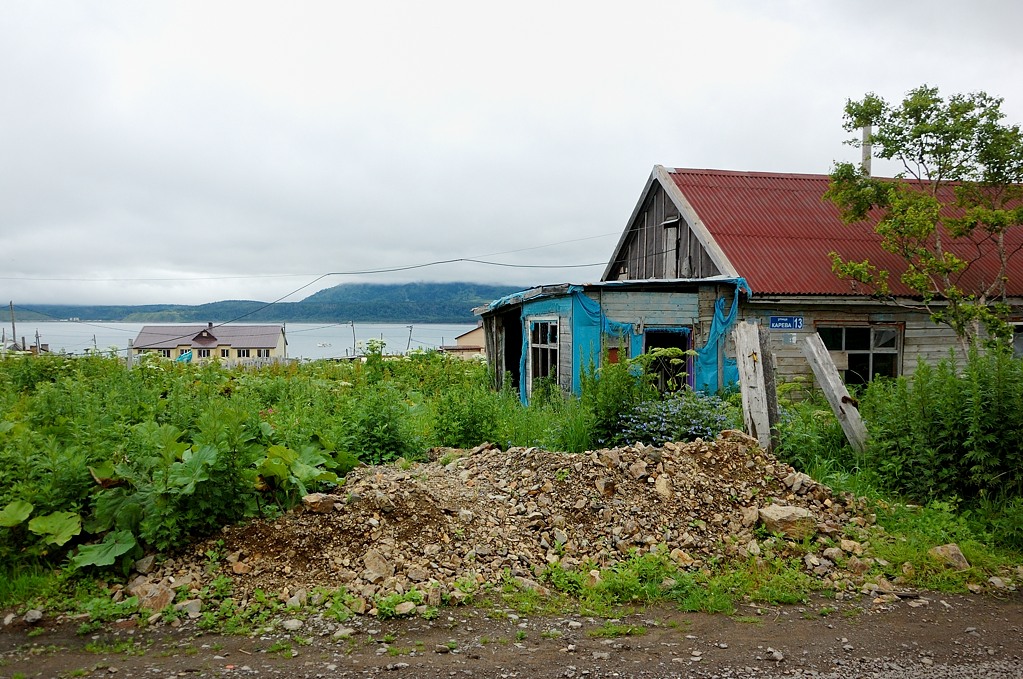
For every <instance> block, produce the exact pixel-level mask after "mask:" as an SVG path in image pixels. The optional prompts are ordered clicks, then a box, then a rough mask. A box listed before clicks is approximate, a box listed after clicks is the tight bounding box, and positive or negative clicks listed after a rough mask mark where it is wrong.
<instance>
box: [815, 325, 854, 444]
mask: <svg viewBox="0 0 1023 679" xmlns="http://www.w3.org/2000/svg"><path fill="white" fill-rule="evenodd" d="M803 354H804V355H805V356H806V360H807V361H809V362H810V367H811V368H812V369H813V374H814V377H816V378H817V383H818V384H819V385H820V387H821V390H823V391H824V395H825V396H826V397H827V399H828V403H829V404H831V410H833V411H834V413H835V417H837V418H838V423H839V424H840V425H842V431H844V432H845V437H846V438H847V439H849V443H850V445H852V447H853V449H854V450H856V452H858V453H862V452H863V451H864V450H866V448H867V428H866V427H865V426H864V425H863V420H862V419H860V411H859V409H858V408H857V407H856V405H857V404H856V401H855V400H854V399H853V398H852V397H851V396H849V392H848V390H846V388H845V384H844V383H843V382H842V378H841V377H839V375H838V369H837V368H836V367H835V362H834V361H832V360H831V354H829V353H828V350H827V348H826V347H825V346H824V340H822V339H821V336H820V335H818V334H817V333H813V334H812V335H808V336H807V338H806V340H805V341H804V343H803Z"/></svg>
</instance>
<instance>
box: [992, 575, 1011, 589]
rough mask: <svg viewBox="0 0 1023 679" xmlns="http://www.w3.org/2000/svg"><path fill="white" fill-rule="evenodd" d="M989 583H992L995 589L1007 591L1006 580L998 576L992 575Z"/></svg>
mask: <svg viewBox="0 0 1023 679" xmlns="http://www.w3.org/2000/svg"><path fill="white" fill-rule="evenodd" d="M987 581H988V582H989V583H991V586H992V587H994V588H995V589H1005V588H1006V587H1007V585H1006V584H1005V580H1003V579H1002V578H1000V577H998V576H997V575H992V576H991V577H990V578H988V579H987Z"/></svg>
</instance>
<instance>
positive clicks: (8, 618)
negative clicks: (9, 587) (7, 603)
mask: <svg viewBox="0 0 1023 679" xmlns="http://www.w3.org/2000/svg"><path fill="white" fill-rule="evenodd" d="M12 623H14V613H8V614H7V615H5V616H4V627H8V626H10V625H11V624H12Z"/></svg>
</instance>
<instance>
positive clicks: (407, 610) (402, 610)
mask: <svg viewBox="0 0 1023 679" xmlns="http://www.w3.org/2000/svg"><path fill="white" fill-rule="evenodd" d="M414 610H416V605H415V604H414V603H412V602H411V601H402V602H401V603H400V604H398V605H397V606H395V607H394V614H395V615H409V614H411V613H412V611H414Z"/></svg>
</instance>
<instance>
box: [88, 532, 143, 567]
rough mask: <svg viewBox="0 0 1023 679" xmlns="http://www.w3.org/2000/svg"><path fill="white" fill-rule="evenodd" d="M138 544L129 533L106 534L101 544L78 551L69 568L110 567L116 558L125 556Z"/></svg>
mask: <svg viewBox="0 0 1023 679" xmlns="http://www.w3.org/2000/svg"><path fill="white" fill-rule="evenodd" d="M137 544H138V543H137V542H136V540H135V536H134V535H132V534H131V532H130V531H126V530H119V531H114V532H112V533H107V536H106V537H105V538H103V542H100V543H98V544H94V545H84V546H83V547H81V548H80V549H79V550H78V554H76V555H75V556H74V558H72V559H71V567H72V568H74V569H78V568H82V567H83V566H112V565H114V563H115V562H116V561H117V557H119V556H121V555H122V554H127V553H128V552H130V551H131V550H132V549H134V548H135V546H136V545H137Z"/></svg>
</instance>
